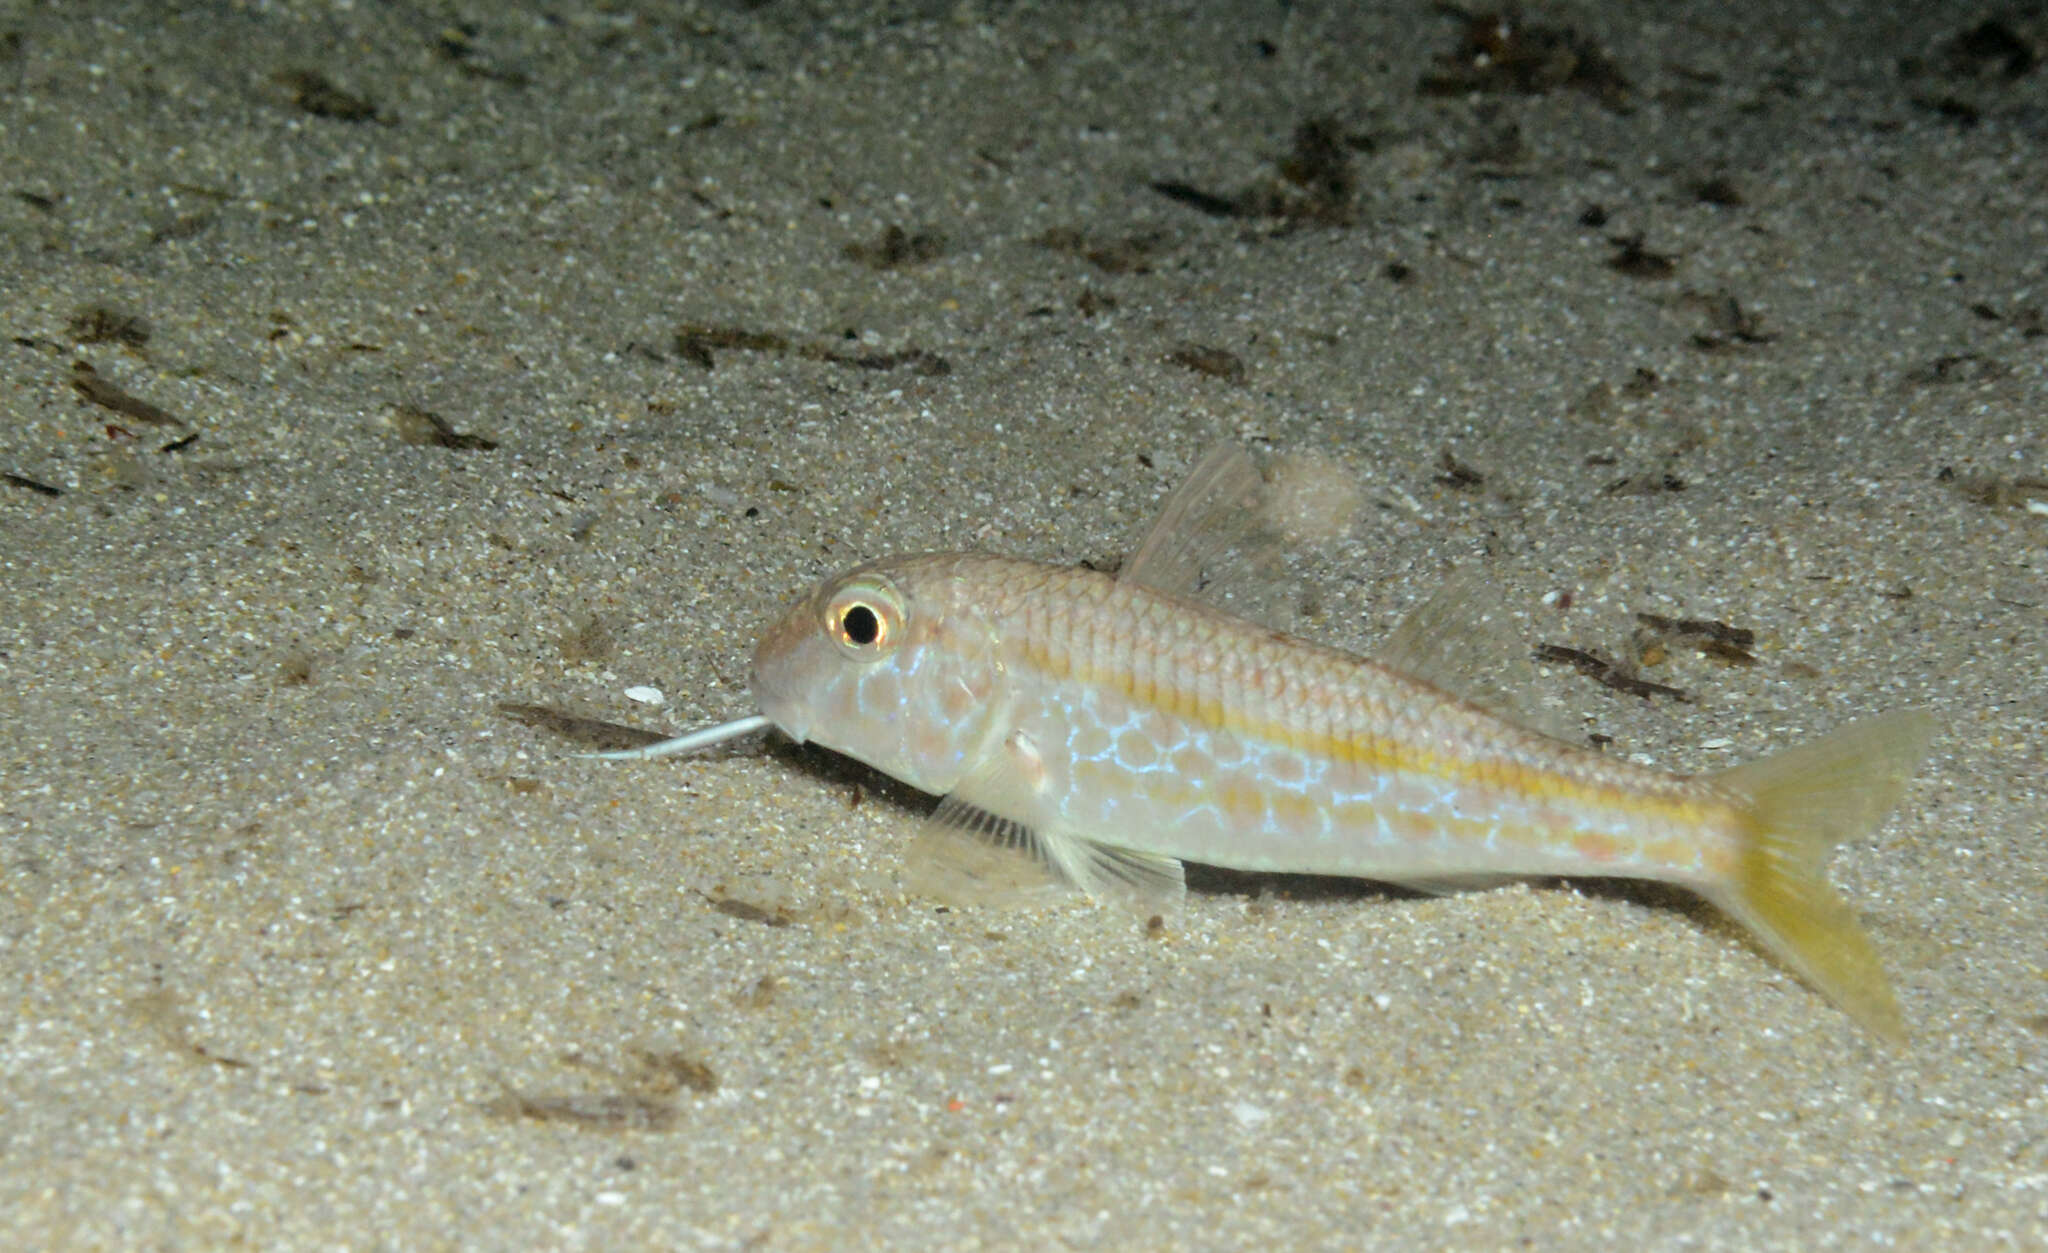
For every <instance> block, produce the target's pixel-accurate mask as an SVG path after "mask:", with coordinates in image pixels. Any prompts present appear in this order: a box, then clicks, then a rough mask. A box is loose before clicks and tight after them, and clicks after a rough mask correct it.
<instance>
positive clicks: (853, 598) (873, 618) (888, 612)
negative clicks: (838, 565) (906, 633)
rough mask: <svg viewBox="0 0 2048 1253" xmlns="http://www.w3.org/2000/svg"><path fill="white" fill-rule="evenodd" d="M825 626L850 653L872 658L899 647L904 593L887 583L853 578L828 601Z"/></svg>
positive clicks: (854, 655) (866, 659)
mask: <svg viewBox="0 0 2048 1253" xmlns="http://www.w3.org/2000/svg"><path fill="white" fill-rule="evenodd" d="M825 628H826V630H827V632H828V633H829V634H830V635H831V636H832V641H833V642H834V643H836V644H838V645H839V648H840V651H842V652H844V653H845V654H846V655H847V656H849V657H853V658H856V659H859V660H862V661H872V660H874V659H875V658H877V657H880V656H882V655H884V654H885V653H887V652H889V650H891V649H893V648H895V647H896V642H897V637H898V635H899V634H900V633H901V632H902V630H903V610H902V600H901V597H900V596H898V594H897V592H896V589H895V588H894V587H892V586H889V585H888V584H885V583H880V582H878V581H875V580H872V579H861V580H859V581H856V582H853V583H851V584H849V585H848V586H846V587H844V588H841V589H840V590H839V593H838V594H837V595H835V596H833V597H832V599H831V601H830V602H829V603H828V605H827V607H826V610H825Z"/></svg>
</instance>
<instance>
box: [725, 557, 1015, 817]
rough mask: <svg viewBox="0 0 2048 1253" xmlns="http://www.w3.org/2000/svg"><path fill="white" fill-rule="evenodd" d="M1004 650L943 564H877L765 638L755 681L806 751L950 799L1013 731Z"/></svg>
mask: <svg viewBox="0 0 2048 1253" xmlns="http://www.w3.org/2000/svg"><path fill="white" fill-rule="evenodd" d="M997 646H998V637H997V632H996V627H995V623H994V622H993V620H992V619H991V618H990V617H989V615H988V614H987V613H986V612H985V611H984V610H983V609H982V608H980V607H979V606H978V605H976V604H975V603H974V601H973V599H972V598H971V596H970V595H968V594H967V588H966V586H965V580H964V579H962V578H961V577H959V576H958V575H957V573H954V572H952V571H951V570H949V568H948V565H947V562H946V560H945V559H943V558H909V559H903V560H899V561H893V562H875V563H872V564H869V565H865V566H861V567H859V568H857V569H854V570H851V571H849V572H847V573H845V574H842V575H840V576H839V577H837V578H833V579H828V580H826V581H825V582H824V583H822V584H820V585H819V586H818V587H817V589H816V590H814V591H812V592H811V593H810V594H809V595H808V596H806V597H804V598H803V599H802V600H800V601H798V602H797V603H796V604H795V605H793V606H791V607H790V609H789V610H788V611H787V612H786V613H784V614H783V616H782V618H781V619H780V620H779V621H777V622H776V623H775V625H774V626H772V627H770V628H769V629H768V631H767V632H766V633H765V634H763V635H762V637H761V642H760V644H759V646H758V647H757V648H756V649H755V650H754V665H753V673H752V677H751V680H750V682H751V686H752V689H753V695H754V700H755V703H756V704H757V705H758V706H759V708H760V710H761V712H762V713H763V714H765V715H767V716H768V718H769V720H770V721H772V722H774V723H775V725H776V727H778V728H779V729H780V730H781V731H782V732H783V733H784V734H785V735H787V736H789V737H790V738H791V739H793V740H796V741H797V742H798V743H804V742H810V743H816V744H822V745H824V746H825V747H826V748H830V749H834V750H836V751H838V752H841V753H845V754H846V755H847V756H849V757H853V758H856V759H858V760H860V761H864V762H866V763H867V764H869V765H871V766H873V767H875V768H876V769H878V770H881V771H883V772H885V773H887V774H890V775H893V776H895V777H896V778H898V779H901V780H903V781H904V782H905V783H908V784H910V785H911V786H913V787H917V788H921V789H923V790H925V791H927V792H938V793H945V792H949V791H951V790H952V789H953V787H954V786H955V785H956V784H957V783H958V782H959V781H960V779H961V777H962V776H963V775H964V774H965V773H966V772H967V770H968V769H969V767H970V766H971V765H972V764H973V763H974V761H976V760H977V759H978V758H979V757H980V755H981V752H982V750H983V749H984V748H985V747H986V745H987V743H988V739H989V736H990V734H991V732H992V730H994V729H995V728H998V727H1000V726H1002V725H1004V723H1003V719H1004V716H1005V715H1004V712H1003V711H1004V708H1005V705H1006V702H1005V701H1004V700H1003V699H1002V692H1003V684H1002V681H1001V680H1002V673H1003V669H1002V665H1001V660H1000V657H999V656H998V653H997Z"/></svg>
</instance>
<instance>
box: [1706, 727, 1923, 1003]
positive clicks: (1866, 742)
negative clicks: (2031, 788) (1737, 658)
mask: <svg viewBox="0 0 2048 1253" xmlns="http://www.w3.org/2000/svg"><path fill="white" fill-rule="evenodd" d="M1936 730H1937V727H1936V725H1935V721H1934V718H1933V717H1932V716H1931V715H1929V714H1927V713H1924V712H1921V711H1918V710H1907V711H1903V712H1900V713H1893V714H1886V715H1884V716H1882V717H1877V718H1872V719H1870V720H1868V721H1865V722H1857V723H1853V724H1851V725H1849V726H1846V727H1843V728H1842V729H1841V730H1839V731H1836V732H1834V733H1833V734H1831V735H1827V736H1824V737H1822V738H1821V739H1819V740H1816V741H1814V742H1813V743H1811V744H1804V745H1801V746H1800V747H1798V748H1794V749H1791V750H1789V751H1787V752H1783V753H1779V754H1777V755H1775V756H1772V757H1766V758H1764V759H1763V760H1762V761H1754V762H1751V763H1749V764H1748V765H1745V766H1737V767H1735V768H1734V769H1733V770H1726V771H1723V772H1721V773H1719V774H1716V775H1713V776H1711V778H1712V781H1713V782H1714V783H1717V784H1719V785H1720V786H1722V787H1724V788H1727V789H1728V790H1730V791H1732V792H1736V793H1739V794H1740V795H1743V796H1746V797H1748V798H1749V800H1750V802H1751V806H1752V807H1751V810H1750V820H1751V823H1752V827H1751V831H1750V836H1749V843H1748V845H1747V847H1745V848H1744V849H1743V853H1742V860H1741V864H1740V866H1739V868H1738V869H1737V871H1736V874H1735V877H1734V880H1733V881H1732V882H1729V883H1724V884H1720V885H1718V886H1716V887H1713V888H1709V889H1708V890H1707V893H1706V895H1707V897H1708V899H1709V900H1712V901H1713V902H1714V904H1715V905H1717V906H1719V907H1720V908H1721V909H1722V910H1723V911H1725V912H1726V913H1727V914H1729V915H1730V916H1731V917H1733V918H1734V919H1735V920H1736V921H1738V922H1740V923H1742V925H1744V926H1746V927H1748V928H1749V929H1750V931H1752V932H1753V933H1755V935H1756V937H1757V938H1758V939H1759V940H1761V941H1762V942H1763V945H1764V947H1766V948H1768V949H1769V950H1770V951H1771V952H1772V953H1773V954H1775V955H1776V956H1777V957H1778V959H1779V960H1780V961H1782V962H1784V963H1785V964H1786V965H1788V966H1790V967H1791V968H1792V969H1793V970H1795V971H1797V972H1798V973H1799V975H1800V976H1801V977H1802V978H1804V979H1805V980H1806V981H1807V982H1808V983H1810V984H1812V985H1813V986H1814V988H1815V989H1817V990H1818V991H1820V992H1821V993H1822V994H1823V995H1825V996H1826V997H1827V998H1828V999H1829V1000H1831V1001H1833V1002H1834V1003H1835V1004H1837V1005H1839V1006H1841V1007H1842V1009H1843V1010H1844V1011H1846V1012H1847V1013H1848V1015H1849V1016H1850V1017H1851V1018H1854V1019H1855V1020H1856V1021H1857V1022H1859V1023H1862V1024H1863V1025H1864V1026H1865V1027H1867V1028H1869V1029H1870V1030H1871V1031H1873V1032H1875V1033H1876V1034H1878V1035H1880V1036H1882V1037H1884V1038H1885V1039H1886V1040H1888V1041H1891V1042H1892V1043H1895V1044H1896V1043H1901V1042H1903V1041H1904V1040H1905V1038H1906V1024H1905V1020H1904V1019H1903V1018H1902V1017H1901V1016H1900V1014H1899V1003H1898V1002H1897V1001H1896V1000H1894V999H1893V998H1892V990H1891V985H1890V984H1889V983H1888V982H1887V981H1886V979H1885V977H1884V968H1883V967H1882V966H1880V965H1879V964H1878V960H1877V953H1876V952H1875V951H1874V950H1873V949H1872V948H1871V947H1870V939H1869V937H1867V936H1865V935H1864V934H1863V928H1862V927H1860V926H1858V925H1857V923H1856V915H1855V913H1854V912H1853V911H1852V910H1851V909H1850V908H1849V903H1848V902H1847V901H1845V900H1843V899H1842V898H1841V897H1840V896H1839V895H1837V894H1836V892H1835V890H1834V889H1833V888H1831V887H1829V886H1828V881H1827V864H1826V863H1827V854H1828V850H1830V849H1832V848H1833V847H1834V846H1835V845H1837V844H1839V843H1841V842H1842V841H1843V840H1846V839H1850V838H1852V837H1855V836H1860V835H1862V834H1864V833H1865V832H1867V831H1869V830H1870V829H1871V828H1872V827H1874V826H1876V825H1877V823H1878V822H1879V820H1880V819H1882V818H1883V817H1884V816H1885V814H1886V813H1887V812H1889V811H1890V809H1891V807H1892V805H1893V804H1894V803H1896V802H1897V800H1898V799H1899V793H1900V792H1902V791H1904V790H1905V787H1906V784H1907V783H1908V782H1910V781H1911V779H1912V777H1913V772H1914V771H1915V770H1916V769H1917V768H1918V767H1919V765H1920V759H1921V758H1922V757H1924V756H1926V754H1927V745H1928V742H1929V741H1931V740H1932V739H1933V738H1934V735H1935V732H1936Z"/></svg>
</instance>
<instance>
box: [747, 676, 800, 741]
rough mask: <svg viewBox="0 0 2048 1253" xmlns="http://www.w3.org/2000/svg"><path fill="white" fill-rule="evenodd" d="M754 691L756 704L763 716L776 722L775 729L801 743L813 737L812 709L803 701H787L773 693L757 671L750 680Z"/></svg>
mask: <svg viewBox="0 0 2048 1253" xmlns="http://www.w3.org/2000/svg"><path fill="white" fill-rule="evenodd" d="M749 684H750V686H751V687H752V688H753V691H754V706H755V707H756V708H757V709H759V710H760V711H761V714H762V716H763V717H765V718H767V719H768V721H770V722H772V723H774V724H775V729H776V730H778V731H780V732H782V733H783V734H784V735H786V736H788V737H789V738H790V739H792V740H794V741H796V742H797V743H799V744H803V743H806V742H808V741H809V740H810V738H811V711H810V710H809V708H807V707H806V706H805V705H804V703H803V702H802V701H786V700H782V699H780V698H778V697H777V696H775V695H774V694H773V692H772V691H771V689H770V688H769V687H768V685H767V684H765V683H763V682H762V681H761V674H760V672H759V671H755V672H754V675H753V677H752V678H751V679H750V680H749Z"/></svg>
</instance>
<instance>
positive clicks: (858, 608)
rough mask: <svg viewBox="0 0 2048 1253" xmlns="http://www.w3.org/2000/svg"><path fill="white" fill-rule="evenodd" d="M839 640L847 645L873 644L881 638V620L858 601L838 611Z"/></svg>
mask: <svg viewBox="0 0 2048 1253" xmlns="http://www.w3.org/2000/svg"><path fill="white" fill-rule="evenodd" d="M839 638H840V639H843V640H845V641H846V642H847V643H849V644H861V645H867V644H873V643H876V642H878V641H880V640H881V638H882V620H881V619H880V618H877V617H876V616H875V611H874V609H873V608H872V607H871V606H868V605H863V604H861V603H860V602H859V601H855V602H854V603H853V604H851V605H848V606H847V607H846V608H844V609H842V610H840V611H839Z"/></svg>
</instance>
